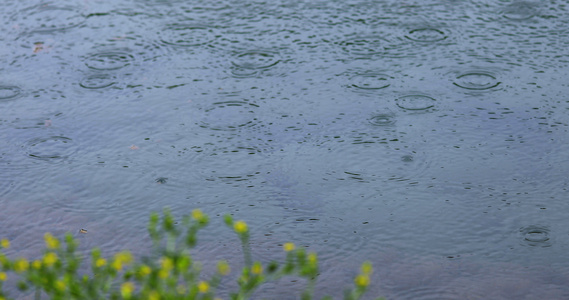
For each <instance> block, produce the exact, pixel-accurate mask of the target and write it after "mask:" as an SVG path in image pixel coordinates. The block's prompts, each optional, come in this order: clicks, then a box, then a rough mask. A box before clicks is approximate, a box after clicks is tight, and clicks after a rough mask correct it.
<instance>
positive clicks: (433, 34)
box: [405, 28, 448, 43]
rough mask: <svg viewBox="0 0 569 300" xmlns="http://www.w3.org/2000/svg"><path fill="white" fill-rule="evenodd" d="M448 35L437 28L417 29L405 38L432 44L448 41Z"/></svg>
mask: <svg viewBox="0 0 569 300" xmlns="http://www.w3.org/2000/svg"><path fill="white" fill-rule="evenodd" d="M447 37H448V36H447V34H446V33H445V32H444V31H442V30H439V29H436V28H417V29H413V30H411V31H409V33H408V34H407V35H405V38H407V39H410V40H412V41H415V42H423V43H432V42H438V41H442V40H444V39H446V38H447Z"/></svg>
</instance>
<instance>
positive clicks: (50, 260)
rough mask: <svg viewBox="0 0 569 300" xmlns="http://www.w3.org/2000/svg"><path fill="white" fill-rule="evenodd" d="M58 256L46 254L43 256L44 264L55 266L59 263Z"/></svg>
mask: <svg viewBox="0 0 569 300" xmlns="http://www.w3.org/2000/svg"><path fill="white" fill-rule="evenodd" d="M57 259H58V258H57V254H55V253H53V252H48V253H46V254H44V256H43V263H44V264H45V265H46V266H48V267H50V266H52V265H53V264H55V263H56V262H57Z"/></svg>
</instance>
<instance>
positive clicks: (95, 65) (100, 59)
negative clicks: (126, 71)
mask: <svg viewBox="0 0 569 300" xmlns="http://www.w3.org/2000/svg"><path fill="white" fill-rule="evenodd" d="M133 61H134V56H133V55H132V54H130V53H128V52H126V51H120V50H117V51H106V52H99V53H95V54H93V55H91V56H89V57H87V59H86V61H85V64H86V65H87V67H89V68H91V69H94V70H107V71H110V70H118V69H122V68H124V67H126V66H128V65H130V64H131V63H132V62H133Z"/></svg>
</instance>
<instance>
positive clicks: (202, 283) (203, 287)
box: [198, 281, 209, 294]
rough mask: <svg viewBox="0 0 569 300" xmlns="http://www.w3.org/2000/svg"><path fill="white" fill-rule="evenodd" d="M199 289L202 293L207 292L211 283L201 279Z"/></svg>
mask: <svg viewBox="0 0 569 300" xmlns="http://www.w3.org/2000/svg"><path fill="white" fill-rule="evenodd" d="M198 291H200V293H202V294H205V293H207V292H208V291H209V283H207V282H205V281H200V283H198Z"/></svg>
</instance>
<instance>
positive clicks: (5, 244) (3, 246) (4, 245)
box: [0, 239, 10, 248]
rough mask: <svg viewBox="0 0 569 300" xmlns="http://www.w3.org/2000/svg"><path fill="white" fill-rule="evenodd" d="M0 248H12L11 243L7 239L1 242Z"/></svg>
mask: <svg viewBox="0 0 569 300" xmlns="http://www.w3.org/2000/svg"><path fill="white" fill-rule="evenodd" d="M0 246H1V247H2V248H10V241H9V240H7V239H2V240H0Z"/></svg>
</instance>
